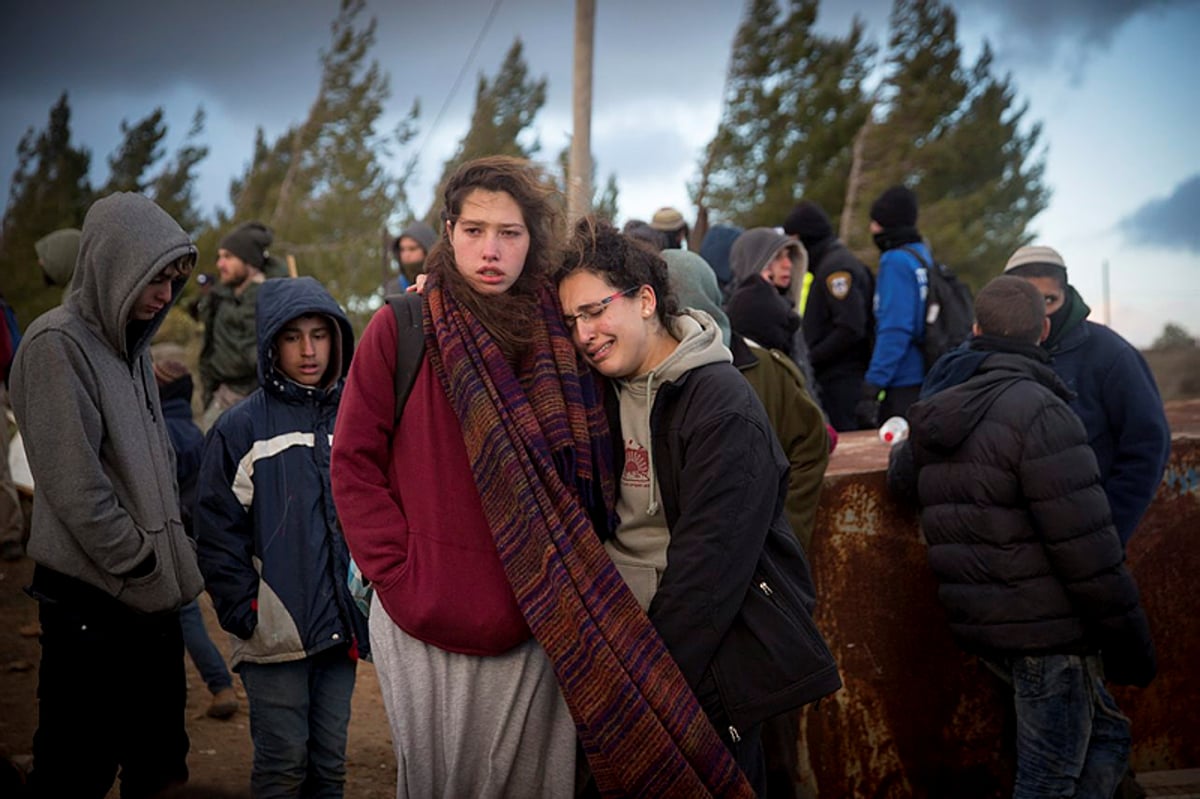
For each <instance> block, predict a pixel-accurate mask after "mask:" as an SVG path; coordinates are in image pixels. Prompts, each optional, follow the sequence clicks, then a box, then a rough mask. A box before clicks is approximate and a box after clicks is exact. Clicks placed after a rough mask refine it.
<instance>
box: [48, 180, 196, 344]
mask: <svg viewBox="0 0 1200 799" xmlns="http://www.w3.org/2000/svg"><path fill="white" fill-rule="evenodd" d="M184 256H191V258H192V259H193V261H194V260H195V258H196V248H195V247H194V246H193V245H192V241H191V239H189V238H188V235H187V234H186V233H184V232H183V228H181V227H180V226H179V223H178V222H176V221H175V220H174V219H172V218H171V216H170V215H169V214H168V213H167V212H166V211H164V210H163V209H161V208H159V207H158V206H157V205H155V204H154V202H153V201H151V200H149V199H147V198H146V197H143V196H142V195H140V194H133V193H129V192H121V193H117V194H110V195H109V196H107V197H105V198H103V199H100V200H97V201H96V202H95V203H93V204H92V207H91V208H90V209H88V212H87V216H86V217H85V218H84V220H83V234H82V235H81V237H80V240H79V262H78V269H77V270H76V272H75V277H74V279H73V281H72V283H71V289H72V290H71V293H70V294H69V295H68V297H67V299H66V301H65V302H64V305H65V306H66V307H67V308H68V310H71V311H73V312H74V313H76V314H78V315H79V317H80V318H81V319H83V321H84V323H85V324H86V325H87V326H88V327H90V328H91V329H92V330H93V331H95V332H96V333H97V334H98V335H99V336H100V337H101V338H102V339H103V340H104V341H105V342H107V343H108V345H109V346H110V347H112V349H113V351H114V352H118V353H120V354H121V355H122V356H123V357H124V358H125V359H126V360H127V361H130V362H132V361H133V360H134V359H136V358H137V357H138V356H139V355H141V354H142V353H143V352H145V351H146V349H147V348H148V347H149V346H150V340H151V339H153V338H154V334H155V333H156V332H157V331H158V328H159V327H160V326H161V325H162V323H163V320H164V319H166V317H167V313H168V312H169V311H170V310H171V307H172V306H173V305H174V304H175V301H176V300H178V299H179V293H180V292H181V291H182V290H183V286H184V284H185V283H187V278H186V277H181V278H178V279H177V280H175V281H173V282H172V284H171V301H170V302H169V303H167V305H166V306H165V307H164V308H163V309H162V310H161V311H159V313H158V315H157V316H155V317H154V319H152V320H151V321H150V322H148V323H146V324H144V325H143V326H142V329H141V330H139V333H138V335H137V337H136V338H135V339H134V340H133V341H132V343H130V342H129V341H128V340H127V336H126V330H127V328H128V325H129V322H130V314H131V313H132V311H133V307H134V304H135V303H136V302H137V300H138V295H140V294H141V292H142V290H143V289H144V288H146V286H147V285H148V284H149V283H150V281H151V279H153V278H154V276H155V275H157V274H158V273H159V272H161V271H162V270H163V269H165V268H166V267H167V266H169V265H170V264H171V263H172V262H174V261H176V260H178V259H179V258H182V257H184Z"/></svg>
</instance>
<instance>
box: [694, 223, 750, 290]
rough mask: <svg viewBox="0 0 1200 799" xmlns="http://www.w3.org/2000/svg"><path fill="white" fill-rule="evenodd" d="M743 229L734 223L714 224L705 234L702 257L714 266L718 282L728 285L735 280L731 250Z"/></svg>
mask: <svg viewBox="0 0 1200 799" xmlns="http://www.w3.org/2000/svg"><path fill="white" fill-rule="evenodd" d="M740 235H742V229H741V228H740V227H735V226H734V225H721V224H718V225H713V226H712V227H710V228H709V229H708V232H707V233H705V234H704V241H703V242H701V243H700V257H701V258H703V259H704V260H705V262H706V263H707V264H708V265H709V266H711V267H712V270H713V273H714V274H715V275H716V276H717V283H718V284H720V285H721V286H726V285H728V284H729V283H731V282H733V270H732V269H731V268H730V266H729V252H730V250H731V249H732V248H733V243H734V242H735V241H737V237H738V236H740Z"/></svg>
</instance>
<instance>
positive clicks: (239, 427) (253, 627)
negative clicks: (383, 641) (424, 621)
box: [194, 277, 367, 667]
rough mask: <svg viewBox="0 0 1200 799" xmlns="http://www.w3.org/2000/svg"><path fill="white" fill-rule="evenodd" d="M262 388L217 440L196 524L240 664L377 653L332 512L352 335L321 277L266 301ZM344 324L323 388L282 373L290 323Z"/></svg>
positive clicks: (210, 441) (229, 418) (206, 464)
mask: <svg viewBox="0 0 1200 799" xmlns="http://www.w3.org/2000/svg"><path fill="white" fill-rule="evenodd" d="M256 313H257V332H258V376H259V381H260V384H261V387H260V388H259V389H258V390H256V391H255V392H254V393H252V394H250V396H248V397H246V399H244V400H243V401H241V402H240V403H238V404H237V405H235V406H234V407H232V408H230V409H229V410H228V411H226V412H225V413H224V414H223V415H222V416H221V417H220V418H219V419H218V420H217V423H216V424H215V425H214V426H213V428H212V429H211V430H210V431H209V433H208V437H207V439H206V440H205V447H204V460H203V463H202V465H201V472H200V484H199V488H198V494H199V497H198V500H197V504H196V511H195V516H194V524H195V529H196V536H197V545H198V554H199V556H200V569H201V571H203V573H204V578H205V583H206V587H207V588H208V592H209V594H210V595H211V596H212V600H213V606H214V607H215V608H216V611H217V616H218V618H219V619H220V622H221V626H222V627H223V628H225V629H226V630H227V631H229V632H231V633H233V635H234V636H236V638H237V639H238V640H236V641H235V642H234V651H233V658H232V660H233V665H234V666H235V667H237V666H238V665H239V664H240V663H241V662H243V661H249V662H252V663H276V662H282V661H289V660H300V659H302V658H305V657H309V656H311V655H314V654H316V653H318V652H321V651H322V650H325V649H328V648H330V647H335V646H345V645H347V644H352V645H356V646H357V649H358V652H359V654H365V653H366V648H367V631H366V623H365V622H366V619H365V618H364V617H363V616H362V614H361V613H359V612H358V611H357V609H355V607H354V605H353V603H352V601H351V598H350V594H349V589H348V588H347V585H346V577H347V569H348V565H349V555H348V553H347V550H346V542H345V539H344V538H343V537H342V531H341V526H340V524H339V523H338V519H337V515H336V511H335V509H334V504H333V492H332V490H331V488H330V481H329V455H330V449H331V447H332V443H333V429H334V421H335V419H336V417H337V408H338V400H339V398H340V397H341V391H342V385H343V382H344V380H345V376H346V373H347V371H348V370H349V368H350V356H351V354H352V352H353V348H354V333H353V330H352V329H351V327H350V322H349V321H348V320H347V318H346V316H345V314H344V313H343V312H342V310H341V308H339V307H338V305H337V303H336V302H335V301H334V300H333V298H332V297H330V296H329V294H328V293H327V292H326V291H325V290H324V288H322V286H321V284H320V283H318V282H317V281H316V280H313V279H312V278H307V277H302V278H291V279H289V278H277V279H273V280H268V281H266V282H265V283H263V285H262V288H261V289H260V290H259V293H258V307H257V312H256ZM313 313H319V314H324V315H325V316H327V317H329V318H330V319H331V320H332V321H333V322H334V323H335V324H334V341H333V343H332V346H331V354H330V362H331V371H332V372H333V374H335V375H336V376H335V377H334V379H333V380H332V381H331V382H327V383H326V384H325V387H324V388H315V387H307V386H303V385H300V384H298V383H295V382H292V381H290V380H288V379H287V378H286V377H284V376H283V375H282V374H281V373H280V372H279V371H278V370H277V369H276V368H275V363H276V355H275V352H274V347H273V344H272V342H273V340H274V338H275V335H276V333H278V332H279V330H280V329H281V328H282V327H283V326H284V324H285V323H287V322H288V321H290V320H292V319H295V318H296V317H298V316H302V315H306V314H313Z"/></svg>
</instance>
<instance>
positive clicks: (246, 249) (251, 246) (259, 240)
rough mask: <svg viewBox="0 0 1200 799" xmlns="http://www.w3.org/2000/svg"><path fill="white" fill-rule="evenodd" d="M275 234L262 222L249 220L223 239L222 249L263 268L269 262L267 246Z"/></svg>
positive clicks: (257, 267) (251, 264)
mask: <svg viewBox="0 0 1200 799" xmlns="http://www.w3.org/2000/svg"><path fill="white" fill-rule="evenodd" d="M274 239H275V234H274V233H272V232H271V229H270V228H269V227H267V226H266V225H264V224H263V223H261V222H247V223H246V224H244V225H242V226H241V227H239V228H237V229H236V230H234V231H233V232H232V233H230V234H228V235H227V236H225V238H223V239H221V244H220V245H219V246H220V248H221V249H222V250H229V251H230V252H231V253H233V254H234V255H236V256H237V257H238V258H241V259H242V260H243V261H245V262H246V263H248V264H249V265H250V266H253V267H255V268H256V269H262V268H263V265H264V264H265V263H266V262H267V248H268V247H270V246H271V242H272V241H274Z"/></svg>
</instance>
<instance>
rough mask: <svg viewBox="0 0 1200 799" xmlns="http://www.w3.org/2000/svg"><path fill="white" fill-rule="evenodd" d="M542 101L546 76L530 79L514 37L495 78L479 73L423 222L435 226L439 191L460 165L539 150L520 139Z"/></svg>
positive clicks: (527, 153)
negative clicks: (470, 108)
mask: <svg viewBox="0 0 1200 799" xmlns="http://www.w3.org/2000/svg"><path fill="white" fill-rule="evenodd" d="M545 103H546V79H545V78H542V79H541V80H532V79H531V78H530V77H529V66H528V65H527V64H526V63H525V58H524V56H523V55H522V45H521V40H520V39H519V38H518V39H515V40H514V41H513V44H512V47H510V48H509V50H508V54H507V55H505V57H504V62H503V63H502V64H501V65H500V70H499V71H498V72H497V73H496V77H495V78H494V79H493V80H491V81H489V80H488V79H487V78H486V77H484V76H483V75H480V76H479V85H478V87H477V88H476V90H475V111H474V112H473V113H472V114H471V126H470V128H468V129H467V133H466V135H465V136H463V138H462V141H460V142H459V144H458V150H456V151H455V153H454V155H453V156H452V157H451V158H450V159H449V160H447V161H446V164H445V167H444V168H443V169H442V177H441V179H440V180H438V183H437V191H436V193H435V194H434V199H433V205H432V206H431V207H430V209H429V211H428V212H427V213H426V214H425V221H426V222H428V223H429V224H431V225H433V226H434V227H435V229H436V228H437V226H438V225H437V222H438V214H439V213H441V210H442V208H441V206H442V191H443V190H444V188H445V186H446V182H447V181H448V180H449V179H450V176H451V175H453V174H454V171H455V170H456V169H458V167H459V166H460V165H462V164H464V163H466V162H467V161H470V160H472V159H474V158H480V157H482V156H485V155H511V156H516V157H518V158H529V157H531V156H532V155H533V154H534V153H536V152H537V151H538V150H539V149H541V146H540V144H539V143H538V142H537V141H536V140H535V141H534V142H532V143H531V144H524V143H522V142H521V141H520V138H521V134H522V133H524V132H525V131H526V130H527V129H528V128H529V126H530V125H532V124H533V120H534V118H535V117H536V116H537V113H538V111H540V110H541V108H542V106H543V105H545Z"/></svg>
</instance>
